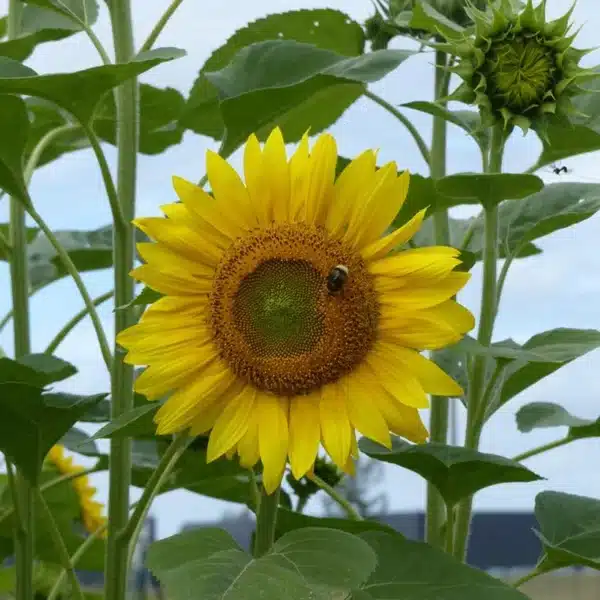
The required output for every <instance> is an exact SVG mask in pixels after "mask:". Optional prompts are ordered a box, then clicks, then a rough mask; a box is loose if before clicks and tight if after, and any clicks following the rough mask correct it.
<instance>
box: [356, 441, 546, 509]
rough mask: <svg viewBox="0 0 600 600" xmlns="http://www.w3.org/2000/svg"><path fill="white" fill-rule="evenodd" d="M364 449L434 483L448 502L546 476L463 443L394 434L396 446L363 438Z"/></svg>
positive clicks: (377, 457) (372, 456)
mask: <svg viewBox="0 0 600 600" xmlns="http://www.w3.org/2000/svg"><path fill="white" fill-rule="evenodd" d="M359 447H360V449H361V450H362V451H363V452H364V453H365V454H367V455H368V456H370V457H371V458H375V459H377V460H383V461H385V462H389V463H392V464H394V465H398V466H400V467H404V468H405V469H408V470H410V471H414V472H415V473H418V474H419V475H421V477H423V478H424V479H426V480H427V481H429V482H430V483H432V484H433V485H434V486H435V487H436V488H437V490H438V491H439V493H440V494H441V495H442V497H443V498H444V500H445V501H446V503H447V504H448V505H455V504H456V503H457V502H458V501H459V500H461V499H462V498H466V497H468V496H471V495H473V494H474V493H475V492H477V491H479V490H483V489H485V488H487V487H490V486H492V485H497V484H499V483H509V482H514V481H536V480H539V479H542V478H541V477H540V476H539V475H536V474H535V473H534V472H533V471H530V470H529V469H527V468H525V467H524V466H523V465H520V464H519V463H516V462H514V461H512V460H509V459H508V458H504V457H503V456H496V455H495V454H484V453H483V452H478V451H477V450H471V449H469V448H462V447H459V446H446V445H445V444H439V443H434V442H432V443H429V444H422V445H414V444H409V443H407V442H405V441H403V440H400V439H399V438H393V440H392V449H391V450H388V449H387V448H384V447H383V446H380V445H379V444H377V443H375V442H373V441H371V440H369V439H367V438H362V439H361V440H360V442H359Z"/></svg>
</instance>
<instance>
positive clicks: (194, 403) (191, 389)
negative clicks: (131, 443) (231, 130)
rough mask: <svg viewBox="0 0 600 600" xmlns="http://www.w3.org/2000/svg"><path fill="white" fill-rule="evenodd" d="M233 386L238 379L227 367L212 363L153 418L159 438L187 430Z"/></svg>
mask: <svg viewBox="0 0 600 600" xmlns="http://www.w3.org/2000/svg"><path fill="white" fill-rule="evenodd" d="M234 382H235V376H234V375H233V373H232V372H231V370H230V369H229V366H228V365H227V364H226V363H224V362H223V361H221V360H215V361H212V362H211V363H210V364H209V365H208V366H207V367H206V368H205V369H204V370H203V371H202V373H201V374H200V375H199V376H198V377H197V378H196V379H195V380H194V381H192V382H191V383H190V384H189V385H187V386H185V387H183V388H181V389H179V390H178V391H176V392H175V393H174V394H173V395H172V396H171V397H170V398H169V399H168V400H167V401H166V402H165V404H163V405H162V406H161V408H160V409H159V411H158V412H157V413H156V415H155V417H154V422H155V423H156V424H157V425H158V427H157V433H158V435H164V434H167V433H176V432H178V431H183V430H184V429H187V428H188V427H189V426H190V425H191V422H192V421H193V419H194V417H196V415H197V414H198V413H200V412H201V411H202V410H203V407H204V406H206V405H209V404H211V402H213V401H214V400H215V399H217V398H219V397H220V395H221V394H222V393H223V392H225V391H226V390H227V388H228V387H229V386H230V385H232V383H234Z"/></svg>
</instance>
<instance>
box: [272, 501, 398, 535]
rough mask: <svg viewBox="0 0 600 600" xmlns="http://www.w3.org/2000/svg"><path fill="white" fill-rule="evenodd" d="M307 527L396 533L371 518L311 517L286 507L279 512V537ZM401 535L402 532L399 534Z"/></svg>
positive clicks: (356, 531)
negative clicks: (359, 519)
mask: <svg viewBox="0 0 600 600" xmlns="http://www.w3.org/2000/svg"><path fill="white" fill-rule="evenodd" d="M305 527H325V528H327V529H339V530H340V531H346V532H347V533H353V534H358V533H363V532H365V531H383V532H385V533H395V531H394V529H392V528H391V527H389V526H388V525H385V524H384V523H379V522H378V521H371V520H370V519H363V520H362V521H351V520H349V519H335V518H321V517H311V516H310V515H305V514H303V513H298V512H294V511H292V510H288V509H286V508H280V509H279V511H278V513H277V528H276V535H277V537H280V536H282V535H283V534H285V533H288V532H289V531H294V530H296V529H302V528H305ZM398 535H400V534H398Z"/></svg>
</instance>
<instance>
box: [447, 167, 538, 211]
mask: <svg viewBox="0 0 600 600" xmlns="http://www.w3.org/2000/svg"><path fill="white" fill-rule="evenodd" d="M435 187H436V190H437V192H438V194H440V195H442V196H446V197H448V198H452V199H453V200H454V201H456V200H461V204H481V205H482V206H494V205H496V204H499V203H500V202H502V201H503V200H509V199H522V198H525V197H527V196H530V195H531V194H534V193H536V192H539V191H540V190H541V189H542V188H543V187H544V182H543V181H542V180H541V179H540V178H539V177H537V176H535V175H527V174H525V175H523V174H519V173H467V174H459V175H450V176H448V177H442V178H441V179H438V180H437V181H436V182H435Z"/></svg>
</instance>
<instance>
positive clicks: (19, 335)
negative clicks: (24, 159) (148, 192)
mask: <svg viewBox="0 0 600 600" xmlns="http://www.w3.org/2000/svg"><path fill="white" fill-rule="evenodd" d="M21 10H22V4H21V2H20V1H19V0H9V1H8V17H7V31H6V33H7V38H8V40H12V39H14V38H16V37H18V36H19V33H20V29H21ZM8 242H9V245H10V248H11V253H10V282H11V292H12V308H13V331H14V344H15V358H20V357H21V356H24V355H26V354H29V353H30V351H31V347H30V344H31V342H30V325H29V265H28V260H27V228H26V225H25V209H24V206H23V204H22V202H21V201H20V200H19V199H18V198H10V207H9V240H8ZM7 465H8V463H7ZM15 488H16V490H15V492H16V493H15V495H16V498H15V501H16V502H17V503H19V515H20V519H19V520H18V522H17V523H16V525H15V527H16V529H15V541H16V548H15V558H16V572H17V582H16V590H15V591H16V600H31V599H32V598H33V593H34V590H33V560H34V557H35V542H34V540H35V531H34V501H35V490H34V488H33V486H32V485H31V484H30V483H29V481H27V479H26V478H25V477H23V475H22V474H21V473H20V472H19V470H17V474H16V477H15Z"/></svg>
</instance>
